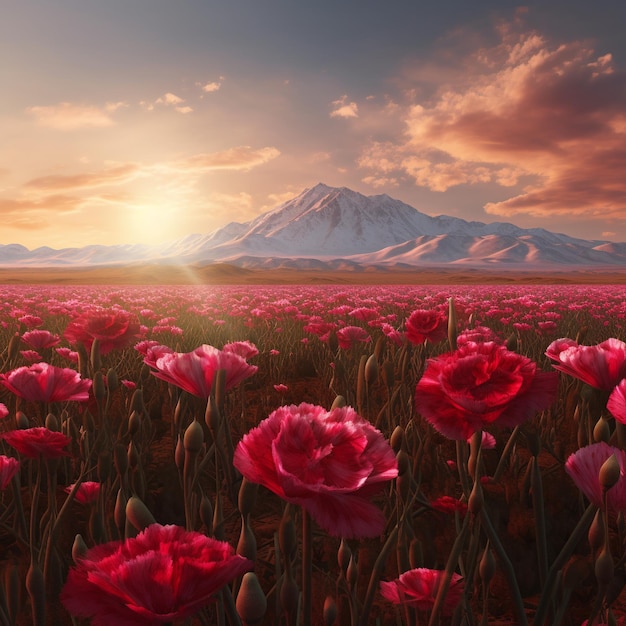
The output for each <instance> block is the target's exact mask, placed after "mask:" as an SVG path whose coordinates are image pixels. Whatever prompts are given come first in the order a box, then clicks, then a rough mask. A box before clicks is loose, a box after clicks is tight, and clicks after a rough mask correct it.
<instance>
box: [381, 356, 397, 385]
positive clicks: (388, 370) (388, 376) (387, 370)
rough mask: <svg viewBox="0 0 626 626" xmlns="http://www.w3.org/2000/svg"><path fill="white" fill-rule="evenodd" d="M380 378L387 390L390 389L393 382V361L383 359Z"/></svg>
mask: <svg viewBox="0 0 626 626" xmlns="http://www.w3.org/2000/svg"><path fill="white" fill-rule="evenodd" d="M382 377H383V382H384V383H385V385H386V386H387V389H391V388H392V387H393V383H394V382H395V367H394V365H393V361H390V360H389V359H385V360H384V361H383V366H382Z"/></svg>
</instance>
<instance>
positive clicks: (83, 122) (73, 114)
mask: <svg viewBox="0 0 626 626" xmlns="http://www.w3.org/2000/svg"><path fill="white" fill-rule="evenodd" d="M111 106H112V107H113V108H112V109H111ZM117 108H119V106H117V103H114V104H112V105H107V108H106V109H105V110H102V109H100V108H98V107H95V106H87V105H80V104H72V103H71V102H61V103H59V104H55V105H52V106H34V107H29V108H27V109H26V112H27V113H29V114H30V115H33V116H34V117H35V118H36V120H37V122H38V123H39V124H41V125H42V126H47V127H48V128H54V129H56V130H76V129H78V128H102V127H107V126H113V124H114V123H115V122H114V121H113V119H112V118H111V116H110V114H109V113H112V112H114V111H115V110H117Z"/></svg>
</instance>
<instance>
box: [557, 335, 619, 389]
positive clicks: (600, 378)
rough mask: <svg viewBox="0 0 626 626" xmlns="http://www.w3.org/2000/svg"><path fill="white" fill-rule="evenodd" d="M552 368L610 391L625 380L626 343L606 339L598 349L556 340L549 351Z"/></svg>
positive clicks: (566, 340) (571, 341)
mask: <svg viewBox="0 0 626 626" xmlns="http://www.w3.org/2000/svg"><path fill="white" fill-rule="evenodd" d="M546 356H547V357H548V358H549V359H550V360H552V361H553V363H552V367H554V369H556V370H559V371H560V372H563V373H565V374H569V375H570V376H573V377H574V378H577V379H579V380H582V381H583V382H584V383H587V384H588V385H591V386H592V387H595V388H596V389H603V390H605V391H611V390H612V389H613V388H614V387H615V385H617V383H619V381H620V380H622V379H623V378H626V343H624V342H623V341H620V340H619V339H614V338H611V339H607V340H606V341H603V342H602V343H599V344H597V345H595V346H581V345H579V344H577V343H576V342H575V341H573V340H572V339H556V340H555V341H553V342H552V343H551V344H550V345H549V346H548V348H547V350H546Z"/></svg>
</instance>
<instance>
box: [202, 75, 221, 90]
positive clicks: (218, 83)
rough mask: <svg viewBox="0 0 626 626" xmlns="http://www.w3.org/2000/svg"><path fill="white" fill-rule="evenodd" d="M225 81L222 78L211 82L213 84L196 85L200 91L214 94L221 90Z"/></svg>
mask: <svg viewBox="0 0 626 626" xmlns="http://www.w3.org/2000/svg"><path fill="white" fill-rule="evenodd" d="M223 80H224V77H223V76H220V78H219V80H215V81H211V82H208V83H204V84H202V83H196V85H197V86H198V87H200V89H202V91H204V92H205V93H213V92H214V91H219V90H220V88H221V86H222V81H223Z"/></svg>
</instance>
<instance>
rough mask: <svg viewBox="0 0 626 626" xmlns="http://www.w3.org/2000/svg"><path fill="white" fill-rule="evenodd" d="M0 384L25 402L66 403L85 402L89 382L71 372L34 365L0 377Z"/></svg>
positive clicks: (89, 385)
mask: <svg viewBox="0 0 626 626" xmlns="http://www.w3.org/2000/svg"><path fill="white" fill-rule="evenodd" d="M0 383H2V384H3V385H4V386H5V387H6V388H7V389H8V390H9V391H12V392H13V393H14V394H15V395H16V396H19V397H20V398H22V399H24V400H27V401H29V402H66V401H68V400H77V401H79V402H82V401H84V400H88V399H89V389H91V380H89V379H88V378H81V377H80V374H79V373H78V372H77V371H76V370H73V369H69V368H63V367H56V366H54V365H50V364H49V363H35V364H34V365H30V366H29V367H27V366H23V367H18V368H17V369H14V370H11V371H10V372H7V373H6V374H0Z"/></svg>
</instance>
